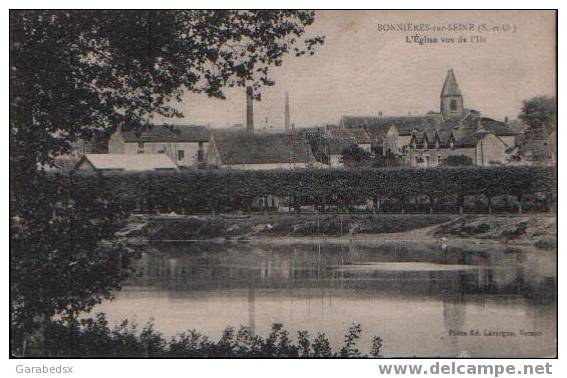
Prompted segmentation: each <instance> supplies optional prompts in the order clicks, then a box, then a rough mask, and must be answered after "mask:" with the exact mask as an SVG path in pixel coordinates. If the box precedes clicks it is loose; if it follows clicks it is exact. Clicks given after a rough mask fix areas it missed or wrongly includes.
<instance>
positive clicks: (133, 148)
mask: <svg viewBox="0 0 567 378" xmlns="http://www.w3.org/2000/svg"><path fill="white" fill-rule="evenodd" d="M208 147H209V143H208V142H203V160H202V161H203V162H205V159H206V155H207V150H208ZM179 150H182V151H185V155H184V158H183V159H182V160H178V159H177V151H179ZM140 151H143V152H144V153H145V154H160V153H164V154H166V155H167V156H169V158H170V159H171V160H172V161H173V162H174V163H175V164H177V165H179V166H184V167H193V166H196V165H197V164H198V163H199V161H198V159H197V153H198V151H199V143H198V142H194V143H193V142H191V143H164V142H159V143H154V142H151V143H148V142H146V143H144V145H143V148H140V147H139V146H138V143H124V152H123V153H125V154H137V153H139V152H140Z"/></svg>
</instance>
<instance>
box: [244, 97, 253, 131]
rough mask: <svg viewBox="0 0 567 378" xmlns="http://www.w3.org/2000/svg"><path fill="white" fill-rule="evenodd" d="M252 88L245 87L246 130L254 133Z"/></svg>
mask: <svg viewBox="0 0 567 378" xmlns="http://www.w3.org/2000/svg"><path fill="white" fill-rule="evenodd" d="M252 95H253V92H252V87H246V130H248V132H250V133H253V132H254V98H253V97H252Z"/></svg>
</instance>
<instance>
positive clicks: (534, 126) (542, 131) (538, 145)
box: [512, 96, 557, 162]
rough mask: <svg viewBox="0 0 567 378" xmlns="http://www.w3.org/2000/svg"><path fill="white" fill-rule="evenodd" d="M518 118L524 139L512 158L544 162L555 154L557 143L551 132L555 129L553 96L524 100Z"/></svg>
mask: <svg viewBox="0 0 567 378" xmlns="http://www.w3.org/2000/svg"><path fill="white" fill-rule="evenodd" d="M519 118H520V119H521V120H522V121H523V123H524V125H525V126H526V129H525V130H524V140H523V143H522V144H521V145H520V146H519V148H518V151H517V153H516V154H515V155H513V156H512V159H513V160H515V161H519V160H522V159H526V158H527V159H529V160H531V161H534V162H546V161H549V160H550V159H552V156H554V155H555V154H556V151H554V150H556V148H557V145H556V144H555V143H554V142H553V141H552V140H551V138H550V136H551V134H552V133H553V132H554V131H556V130H557V105H556V99H555V97H548V96H539V97H532V98H530V99H528V100H525V101H524V103H523V106H522V111H521V113H520V114H519Z"/></svg>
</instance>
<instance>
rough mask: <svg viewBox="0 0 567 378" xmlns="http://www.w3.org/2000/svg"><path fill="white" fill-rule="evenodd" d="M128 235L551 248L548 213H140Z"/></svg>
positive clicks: (553, 223)
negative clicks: (434, 242)
mask: <svg viewBox="0 0 567 378" xmlns="http://www.w3.org/2000/svg"><path fill="white" fill-rule="evenodd" d="M121 234H122V236H125V237H128V238H130V240H132V241H136V240H137V241H147V242H150V243H152V242H172V241H177V242H183V241H195V240H203V241H204V240H209V241H221V242H225V241H237V242H238V241H257V242H271V243H286V242H294V243H297V242H300V243H301V242H313V241H328V242H336V243H340V242H345V241H365V240H366V241H376V242H389V241H397V242H420V241H429V242H431V241H437V242H448V241H451V242H452V243H457V242H459V241H460V242H462V243H471V242H474V243H476V244H485V243H494V242H498V243H503V244H512V245H519V246H536V247H538V248H540V249H547V250H552V249H554V248H556V245H557V242H556V241H557V234H556V220H555V216H554V215H553V214H543V213H540V214H529V215H503V214H490V215H457V214H322V215H317V214H250V215H243V216H222V215H203V216H186V217H168V216H162V217H156V216H139V217H136V218H134V219H133V220H132V222H131V223H130V224H129V225H128V227H127V228H126V229H125V230H123V231H122V232H121Z"/></svg>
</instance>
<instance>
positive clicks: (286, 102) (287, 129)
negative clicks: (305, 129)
mask: <svg viewBox="0 0 567 378" xmlns="http://www.w3.org/2000/svg"><path fill="white" fill-rule="evenodd" d="M285 129H286V131H289V95H288V93H287V92H285Z"/></svg>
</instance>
